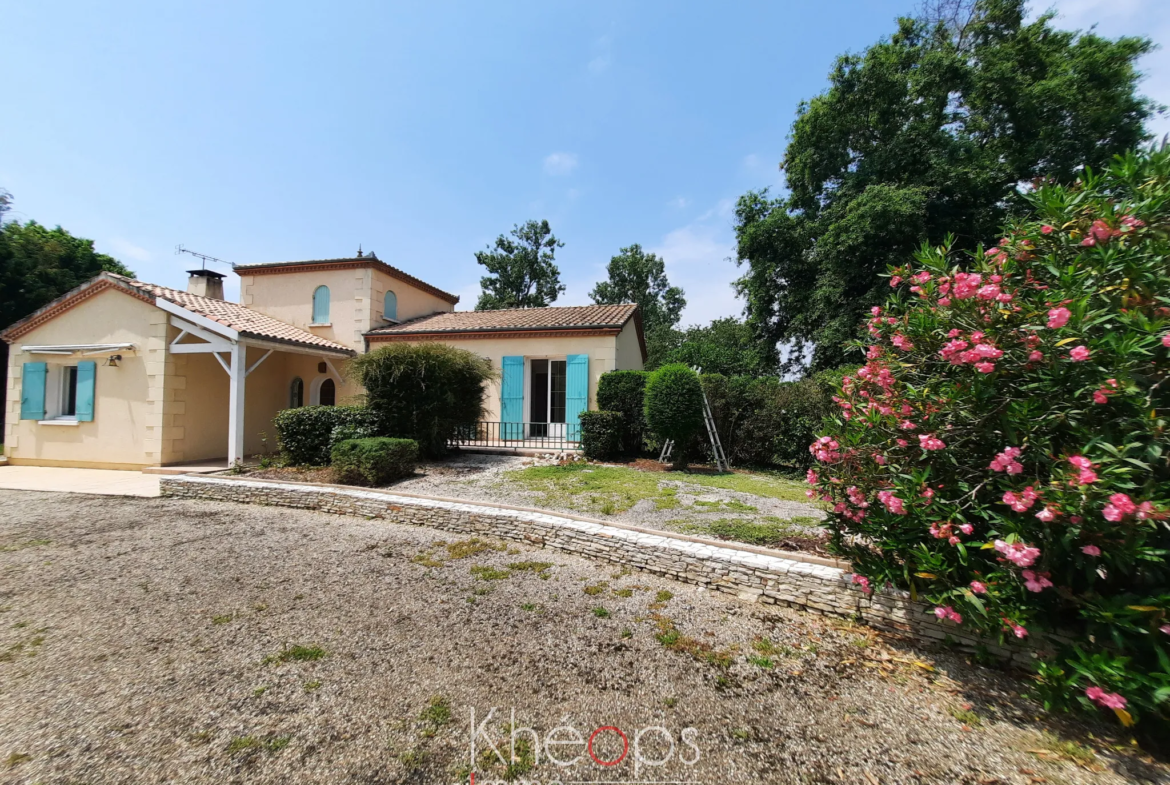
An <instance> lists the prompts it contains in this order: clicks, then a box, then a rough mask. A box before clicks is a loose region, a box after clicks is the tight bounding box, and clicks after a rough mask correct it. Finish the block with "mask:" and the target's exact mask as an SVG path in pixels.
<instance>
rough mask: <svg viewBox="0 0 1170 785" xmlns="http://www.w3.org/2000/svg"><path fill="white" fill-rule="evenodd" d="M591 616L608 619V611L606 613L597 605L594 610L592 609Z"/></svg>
mask: <svg viewBox="0 0 1170 785" xmlns="http://www.w3.org/2000/svg"><path fill="white" fill-rule="evenodd" d="M593 615H594V616H596V617H597V618H599V619H608V618H609V611H607V610H606V609H605V608H602V607H601V606H600V605H598V606H597V607H596V608H594V609H593Z"/></svg>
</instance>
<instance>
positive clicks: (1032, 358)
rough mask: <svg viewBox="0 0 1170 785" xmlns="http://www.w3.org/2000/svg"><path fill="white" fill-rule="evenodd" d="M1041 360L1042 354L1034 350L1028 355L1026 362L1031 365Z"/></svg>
mask: <svg viewBox="0 0 1170 785" xmlns="http://www.w3.org/2000/svg"><path fill="white" fill-rule="evenodd" d="M1043 359H1044V352H1041V351H1039V350H1034V351H1033V352H1032V353H1031V354H1029V355H1028V362H1031V363H1038V362H1040V361H1041V360H1043Z"/></svg>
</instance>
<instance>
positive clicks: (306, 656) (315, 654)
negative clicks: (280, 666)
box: [264, 644, 328, 664]
mask: <svg viewBox="0 0 1170 785" xmlns="http://www.w3.org/2000/svg"><path fill="white" fill-rule="evenodd" d="M326 656H328V655H327V653H326V651H325V650H324V649H322V648H321V647H319V646H301V645H299V644H298V645H293V646H288V647H286V648H284V649H283V650H281V652H280V653H279V654H269V655H268V656H267V657H265V658H264V662H265V664H268V663H272V662H312V661H313V660H320V659H323V658H324V657H326Z"/></svg>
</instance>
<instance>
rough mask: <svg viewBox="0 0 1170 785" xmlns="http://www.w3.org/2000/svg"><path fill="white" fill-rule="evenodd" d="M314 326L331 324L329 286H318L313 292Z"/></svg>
mask: <svg viewBox="0 0 1170 785" xmlns="http://www.w3.org/2000/svg"><path fill="white" fill-rule="evenodd" d="M313 324H329V287H328V286H318V287H317V290H316V291H314V292H313Z"/></svg>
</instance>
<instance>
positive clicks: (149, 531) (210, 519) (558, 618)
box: [0, 491, 1168, 785]
mask: <svg viewBox="0 0 1170 785" xmlns="http://www.w3.org/2000/svg"><path fill="white" fill-rule="evenodd" d="M0 511H2V515H0V611H2V612H0V780H2V781H4V782H20V783H38V782H44V783H75V782H76V783H80V782H86V783H112V782H119V783H155V782H184V783H187V782H209V783H225V782H232V783H235V782H239V783H244V782H247V783H268V782H272V783H317V782H321V783H325V782H329V783H343V782H344V783H348V782H354V783H389V782H403V783H406V782H412V783H454V782H460V781H464V778H465V777H466V776H467V775H468V773H469V772H470V771H471V767H472V766H473V765H474V770H475V771H476V777H477V779H476V782H478V783H484V782H487V781H490V780H492V779H495V778H499V777H501V776H504V775H507V776H510V777H513V778H518V779H520V780H526V781H530V782H542V783H545V782H550V781H561V782H566V783H568V782H582V781H586V780H593V781H598V780H604V781H608V782H617V781H622V782H648V781H674V782H687V783H710V784H711V785H716V784H717V783H731V782H736V783H740V782H742V783H760V782H778V783H788V782H792V783H805V782H808V783H813V782H817V783H827V782H849V783H866V784H867V785H872V784H873V783H892V782H940V783H941V782H947V783H950V782H964V783H979V784H980V785H990V783H995V782H1003V783H1028V784H1030V783H1035V782H1052V783H1121V782H1134V781H1151V782H1153V781H1166V779H1165V778H1166V777H1167V772H1168V770H1167V769H1166V768H1165V767H1162V766H1160V765H1159V764H1156V763H1154V762H1152V761H1150V760H1149V759H1147V758H1145V757H1143V756H1142V755H1140V754H1139V753H1136V752H1133V751H1132V749H1131V748H1128V746H1127V745H1125V744H1124V741H1123V740H1120V739H1113V738H1112V737H1110V735H1109V731H1108V729H1106V728H1104V727H1096V728H1089V727H1087V726H1083V725H1077V724H1074V723H1057V722H1056V721H1041V720H1039V719H1037V717H1036V715H1038V714H1039V710H1038V708H1037V707H1036V706H1035V705H1034V704H1031V703H1029V702H1028V701H1026V700H1024V699H1022V698H1020V697H1019V695H1018V693H1019V690H1020V684H1019V683H1018V682H1016V681H1014V680H1013V679H1011V678H1010V677H1008V676H1006V675H1004V674H1001V673H999V672H997V671H993V670H986V669H981V668H977V667H974V666H971V665H969V664H967V663H966V662H965V661H963V660H962V659H960V658H957V657H953V656H950V655H949V654H946V653H934V654H932V653H929V652H924V651H919V650H916V649H914V648H913V647H910V646H908V645H907V644H904V643H901V642H899V641H896V640H892V639H888V638H883V637H879V636H877V635H875V634H874V633H872V632H871V631H868V630H866V629H865V628H862V627H855V626H851V625H849V624H847V623H840V622H834V621H830V620H826V619H824V618H821V617H818V616H813V615H808V614H803V613H799V612H795V611H787V610H783V609H774V608H764V607H760V606H755V605H750V604H745V603H743V602H740V601H738V600H733V599H729V598H725V597H723V596H721V595H718V594H711V593H707V592H704V591H702V590H700V589H698V588H696V587H691V586H686V585H682V584H676V583H672V582H669V581H665V580H661V579H657V578H654V577H651V576H646V575H642V574H637V573H623V572H619V571H615V569H614V568H613V567H606V566H604V565H600V564H597V563H593V562H589V561H586V560H583V559H580V558H577V557H573V556H569V555H566V554H561V553H558V552H555V551H546V550H539V549H535V548H527V547H516V546H514V545H511V544H503V543H496V542H489V541H472V540H451V539H450V537H449V536H447V537H444V536H443V535H442V534H441V533H439V532H435V531H431V530H428V529H423V528H414V527H407V526H400V525H394V524H388V523H385V522H381V521H377V522H375V521H364V520H359V519H354V518H342V517H334V516H328V515H324V514H319V513H312V512H301V511H294V510H287V509H268V508H262V507H247V506H233V505H228V504H217V503H207V502H191V501H179V500H167V499H119V498H112V497H94V496H84V495H76V494H57V495H54V494H45V493H33V492H17V491H0ZM492 707H495V708H496V713H495V714H494V715H493V716H492V717H491V719H490V720H489V721H488V722H487V723H486V724H485V725H483V726H482V733H480V734H477V736H476V738H477V744H478V745H479V749H480V750H482V749H483V746H484V745H485V744H490V743H495V744H498V748H499V749H500V750H501V752H502V754H503V756H504V757H509V751H508V742H507V739H508V738H509V730H508V722H510V721H511V710H512V709H514V710H515V722H516V728H515V731H514V732H515V735H516V737H517V738H518V739H519V741H520V743H519V744H518V745H517V750H516V751H517V756H516V760H515V761H514V762H513V763H512V764H511V766H510V768H505V766H504V765H503V764H502V763H501V762H500V760H499V759H498V758H495V757H494V756H493V755H492V754H491V751H490V749H489V750H488V752H487V753H486V754H481V755H480V756H479V759H478V760H476V761H475V762H474V764H473V763H472V761H471V760H470V749H469V745H470V740H471V736H472V733H471V731H470V727H469V725H470V712H471V711H472V710H474V711H475V712H476V716H477V725H478V724H479V721H481V720H482V719H483V717H484V715H485V713H487V712H488V711H489V710H491V709H492ZM602 726H613V727H616V728H619V729H621V731H622V732H623V733H625V735H626V737H627V739H628V740H629V751H628V753H627V754H626V757H625V758H624V759H623V760H622V761H621V762H620V763H618V764H617V765H615V766H611V767H610V766H607V767H602V766H599V765H597V764H596V763H594V762H593V761H592V760H590V759H589V758H588V757H584V756H585V753H586V749H584V747H585V745H584V744H583V743H580V744H578V743H573V742H574V739H575V738H579V739H581V741H582V742H583V741H584V739H587V738H589V736H590V735H591V734H593V733H594V731H595V730H596V729H598V728H600V727H602ZM651 728H657V729H655V730H651ZM527 729H531V730H527ZM1090 733H1093V734H1095V736H1090V735H1089V734H1090ZM668 739H669V740H670V741H671V742H673V745H674V746H673V749H672V748H671V747H670V746H668V744H667V740H668ZM549 741H553V742H562V744H560V745H555V744H547V742H549ZM1114 744H1116V745H1119V746H1120V749H1121V750H1122V751H1114V750H1113V745H1114ZM1090 748H1091V749H1090ZM549 750H551V751H552V753H553V754H554V755H555V756H556V757H557V758H558V759H559V760H561V761H568V760H571V759H572V758H574V757H581V759H580V760H579V761H578V762H577V763H576V764H575V765H572V766H569V767H566V768H561V767H559V766H558V765H556V764H555V763H553V762H551V761H550V760H549V759H548V758H547V757H546V752H547V751H549ZM1092 750H1095V751H1096V752H1095V754H1094V753H1093V751H1092ZM622 751H623V745H622V743H621V739H620V737H619V736H618V735H617V733H616V732H615V731H613V730H602V731H600V732H599V733H597V736H596V739H595V741H594V745H593V752H594V754H595V755H596V756H597V757H598V758H599V759H601V760H614V759H616V758H618V756H619V755H621V754H622ZM635 754H637V756H638V758H639V759H640V761H641V762H640V763H638V764H637V769H635V760H634V757H635ZM696 758H697V761H696ZM1078 760H1079V761H1080V763H1078V762H1077V761H1078ZM653 761H666V762H665V763H664V764H663V765H661V766H654V765H651V762H653ZM1159 778H1161V779H1160V780H1159Z"/></svg>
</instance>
